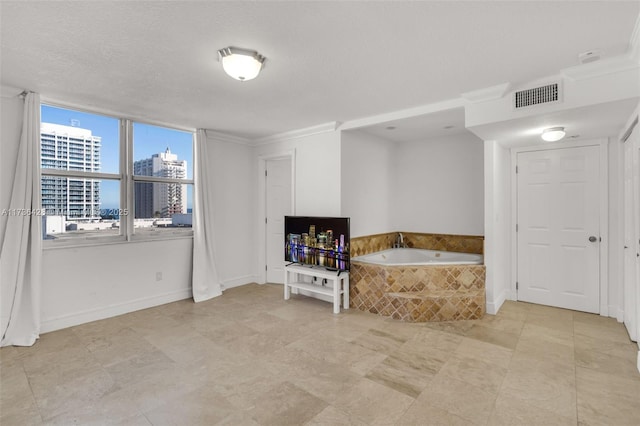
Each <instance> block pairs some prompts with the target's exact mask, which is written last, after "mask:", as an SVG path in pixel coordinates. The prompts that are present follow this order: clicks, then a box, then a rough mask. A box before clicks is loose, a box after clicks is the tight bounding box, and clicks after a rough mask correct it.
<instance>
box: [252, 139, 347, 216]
mask: <svg viewBox="0 0 640 426" xmlns="http://www.w3.org/2000/svg"><path fill="white" fill-rule="evenodd" d="M291 151H295V177H294V191H295V196H294V198H295V214H296V215H308V216H339V215H340V171H341V170H340V132H338V131H331V132H324V133H318V134H313V135H308V136H302V137H296V138H291V139H287V138H286V137H283V139H282V140H280V141H275V142H270V143H268V144H264V145H259V146H257V147H256V148H255V150H254V154H255V163H254V164H255V167H256V170H258V168H259V159H261V158H267V157H273V156H278V155H281V154H283V153H288V152H291ZM263 189H264V186H260V184H258V190H259V191H261V192H263ZM262 195H264V194H262ZM262 207H263V208H264V206H262ZM261 217H262V218H264V216H261ZM258 220H260V218H258Z"/></svg>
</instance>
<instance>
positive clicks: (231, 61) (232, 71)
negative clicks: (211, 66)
mask: <svg viewBox="0 0 640 426" xmlns="http://www.w3.org/2000/svg"><path fill="white" fill-rule="evenodd" d="M218 57H219V58H220V61H221V62H222V68H223V69H224V72H226V73H227V74H229V76H230V77H232V78H235V79H236V80H240V81H248V80H253V79H254V78H256V77H257V76H258V74H259V73H260V70H261V69H262V68H263V67H264V61H266V60H267V58H265V57H264V56H262V55H261V54H259V53H258V52H256V51H255V50H247V49H239V48H237V47H225V48H224V49H220V50H218Z"/></svg>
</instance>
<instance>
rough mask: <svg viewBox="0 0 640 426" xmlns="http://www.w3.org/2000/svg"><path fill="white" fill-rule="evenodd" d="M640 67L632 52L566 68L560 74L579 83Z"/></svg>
mask: <svg viewBox="0 0 640 426" xmlns="http://www.w3.org/2000/svg"><path fill="white" fill-rule="evenodd" d="M636 49H637V47H636ZM639 67H640V63H638V60H634V58H633V54H632V52H629V53H627V54H625V55H620V56H614V57H613V58H607V59H601V60H599V61H596V62H590V63H588V64H581V65H576V66H574V67H569V68H564V69H562V70H560V74H561V75H562V76H563V77H566V78H568V79H571V80H573V81H579V80H586V79H589V78H594V77H600V76H603V75H607V74H615V73H619V72H624V71H629V70H632V69H634V68H639Z"/></svg>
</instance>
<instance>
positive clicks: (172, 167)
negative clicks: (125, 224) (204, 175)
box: [133, 148, 187, 218]
mask: <svg viewBox="0 0 640 426" xmlns="http://www.w3.org/2000/svg"><path fill="white" fill-rule="evenodd" d="M133 174H134V175H137V176H156V177H164V178H171V179H186V178H187V161H186V160H178V156H177V155H176V154H172V153H171V150H170V149H169V148H167V149H166V151H165V152H161V153H158V154H153V155H152V156H151V158H145V159H144V160H138V161H136V162H134V163H133ZM175 213H187V185H184V184H179V183H147V182H137V183H136V185H135V217H136V218H150V217H171V216H172V215H173V214H175Z"/></svg>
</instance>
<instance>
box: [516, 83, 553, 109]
mask: <svg viewBox="0 0 640 426" xmlns="http://www.w3.org/2000/svg"><path fill="white" fill-rule="evenodd" d="M514 95H515V96H514V101H515V107H516V108H523V107H528V106H532V105H539V104H546V103H548V102H557V101H558V100H559V95H560V88H559V85H558V83H553V84H547V85H546V86H541V87H535V88H533V89H527V90H520V91H519V92H515V93H514Z"/></svg>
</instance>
